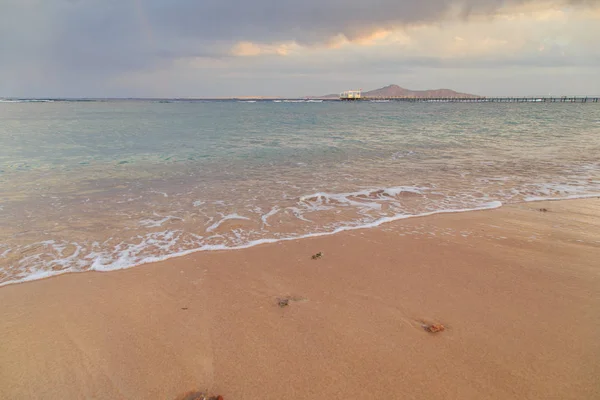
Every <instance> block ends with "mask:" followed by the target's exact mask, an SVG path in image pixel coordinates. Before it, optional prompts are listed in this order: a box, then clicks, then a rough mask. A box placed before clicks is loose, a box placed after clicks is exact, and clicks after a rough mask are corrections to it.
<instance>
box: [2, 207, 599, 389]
mask: <svg viewBox="0 0 600 400" xmlns="http://www.w3.org/2000/svg"><path fill="white" fill-rule="evenodd" d="M540 209H546V211H540ZM318 252H322V254H321V256H320V257H314V258H313V257H312V256H313V255H316V254H317V253H318ZM0 304H1V308H0V338H1V339H0V398H1V399H38V398H39V399H41V398H43V399H111V400H114V399H175V398H176V397H177V396H180V395H182V394H183V393H186V392H189V391H192V390H202V391H206V392H210V393H213V394H221V395H223V397H224V399H225V400H230V399H244V400H246V399H248V400H254V399H256V400H259V399H260V400H267V399H272V400H282V399H502V400H506V399H545V400H547V399H577V400H585V399H600V378H599V377H600V199H587V200H569V201H556V202H540V203H526V204H519V205H514V206H507V207H502V208H500V209H496V210H489V211H480V212H468V213H460V214H444V215H436V216H430V217H424V218H413V219H408V220H402V221H397V222H394V223H390V224H387V225H383V226H381V227H379V228H374V229H365V230H356V231H349V232H344V233H340V234H337V235H333V236H327V237H319V238H312V239H304V240H298V241H290V242H281V243H277V244H269V245H261V246H257V247H254V248H250V249H245V250H237V251H223V252H202V253H195V254H192V255H189V256H185V257H181V258H176V259H171V260H168V261H165V262H161V263H156V264H149V265H145V266H141V267H137V268H133V269H128V270H123V271H116V272H110V273H97V272H86V273H79V274H70V275H62V276H58V277H55V278H51V279H46V280H41V281H35V282H30V283H24V284H18V285H9V286H5V287H2V288H0ZM432 324H440V325H443V329H441V330H440V331H439V332H436V333H431V332H428V331H427V330H426V329H425V328H426V327H428V326H431V325H432ZM434 330H435V329H434Z"/></svg>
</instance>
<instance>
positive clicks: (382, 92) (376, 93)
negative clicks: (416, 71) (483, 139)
mask: <svg viewBox="0 0 600 400" xmlns="http://www.w3.org/2000/svg"><path fill="white" fill-rule="evenodd" d="M362 95H363V97H423V98H427V97H462V98H477V97H481V96H477V95H474V94H468V93H459V92H456V91H454V90H450V89H434V90H410V89H405V88H403V87H400V86H398V85H389V86H385V87H382V88H380V89H375V90H371V91H368V92H363V93H362ZM338 97H339V94H328V95H326V96H320V97H319V98H322V99H337V98H338Z"/></svg>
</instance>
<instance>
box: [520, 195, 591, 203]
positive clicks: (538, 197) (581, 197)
mask: <svg viewBox="0 0 600 400" xmlns="http://www.w3.org/2000/svg"><path fill="white" fill-rule="evenodd" d="M596 197H600V193H591V194H571V195H567V196H561V197H544V196H529V197H526V198H525V201H527V202H531V201H556V200H575V199H593V198H596Z"/></svg>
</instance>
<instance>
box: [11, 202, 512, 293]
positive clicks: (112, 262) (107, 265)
mask: <svg viewBox="0 0 600 400" xmlns="http://www.w3.org/2000/svg"><path fill="white" fill-rule="evenodd" d="M501 206H502V203H501V202H500V201H492V202H488V203H484V204H481V205H479V206H478V207H473V208H459V209H447V210H437V211H431V212H426V213H421V214H413V215H411V214H397V215H394V216H389V217H383V218H379V219H377V220H375V221H372V222H369V223H365V224H362V225H344V226H339V227H337V228H335V229H333V230H331V231H326V232H313V233H307V234H302V235H291V236H288V237H280V238H263V239H256V240H250V241H248V242H245V243H243V244H240V245H236V246H227V245H225V244H216V245H215V244H204V245H200V246H198V247H196V248H191V249H186V250H177V245H178V239H180V236H181V235H182V232H181V231H163V232H152V233H148V234H146V235H144V236H142V237H138V239H139V242H138V243H119V244H118V245H116V246H115V247H114V248H113V249H112V250H111V251H109V250H98V251H92V252H90V253H89V254H88V255H87V256H85V257H84V258H83V260H87V261H86V264H87V263H89V265H90V267H89V268H88V269H86V270H93V271H102V272H106V271H114V270H119V269H126V268H132V267H136V266H139V265H143V264H147V263H151V262H158V261H164V260H168V259H170V258H174V257H180V256H184V255H188V254H192V253H196V252H200V251H214V250H240V249H246V248H250V247H254V246H258V245H262V244H269V243H277V242H282V241H291V240H299V239H305V238H311V237H321V236H329V235H334V234H336V233H340V232H344V231H350V230H358V229H367V228H374V227H377V226H380V225H382V224H385V223H389V222H393V221H398V220H401V219H407V218H415V217H424V216H429V215H435V214H446V213H462V212H469V211H479V210H489V209H493V208H498V207H501ZM227 217H230V218H227ZM236 218H237V219H240V218H241V219H248V218H246V217H241V216H239V215H235V214H234V215H229V216H226V217H225V218H223V219H221V220H220V221H219V222H223V221H224V220H227V219H236ZM215 225H216V224H215ZM217 226H218V225H216V226H215V228H216V227H217ZM215 228H213V229H215ZM207 231H208V229H207ZM200 238H202V237H200ZM42 243H46V244H47V245H53V244H56V243H55V242H54V241H46V242H42ZM94 245H95V246H94V247H99V246H100V245H99V244H98V243H95V244H94ZM148 247H152V248H154V249H159V250H162V251H164V252H166V254H162V255H158V256H145V255H144V253H145V252H146V250H147V249H148ZM79 248H81V246H80V247H79ZM72 257H73V255H71V256H69V257H67V258H65V259H64V260H56V261H55V262H56V265H66V264H67V260H69V259H72ZM78 270H79V269H78V268H77V267H68V268H65V269H63V270H60V271H54V270H43V269H40V268H33V269H29V271H28V272H27V273H26V274H23V275H22V276H20V277H19V278H17V279H13V280H9V281H5V282H2V283H0V286H5V285H9V284H14V283H21V282H27V281H32V280H37V279H43V278H48V277H51V276H56V275H61V274H64V273H68V272H76V271H78Z"/></svg>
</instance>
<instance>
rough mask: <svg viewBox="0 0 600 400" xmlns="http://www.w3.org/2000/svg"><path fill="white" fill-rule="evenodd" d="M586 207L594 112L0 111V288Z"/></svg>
mask: <svg viewBox="0 0 600 400" xmlns="http://www.w3.org/2000/svg"><path fill="white" fill-rule="evenodd" d="M594 196H600V104H597V103H584V104H580V103H441V102H435V103H434V102H432V103H427V102H424V103H407V102H395V101H391V102H369V101H360V102H338V101H315V100H313V101H302V100H296V101H284V100H277V101H266V100H265V101H235V100H231V101H200V100H195V101H192V100H93V101H51V100H44V101H41V100H39V101H31V100H0V285H6V284H11V283H17V282H23V281H29V280H35V279H41V278H45V277H49V276H53V275H58V274H63V273H67V272H82V271H90V270H95V271H110V270H117V269H123V268H130V267H134V266H138V265H142V264H145V263H148V262H152V261H158V260H163V259H166V258H169V257H175V256H179V255H183V254H189V253H191V252H196V251H215V250H219V251H227V250H234V249H240V248H246V247H250V246H255V245H260V244H263V243H273V242H277V241H283V240H295V239H300V238H305V237H310V236H319V235H330V234H335V233H337V232H340V231H344V230H351V229H367V228H372V227H376V226H378V225H381V224H384V223H387V222H390V221H395V220H400V219H404V218H410V217H415V216H423V215H430V214H436V213H448V212H467V211H470V210H481V209H489V208H497V207H501V206H502V205H505V204H514V203H520V202H526V201H535V200H542V199H565V198H581V197H594ZM142 268H143V267H142Z"/></svg>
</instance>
